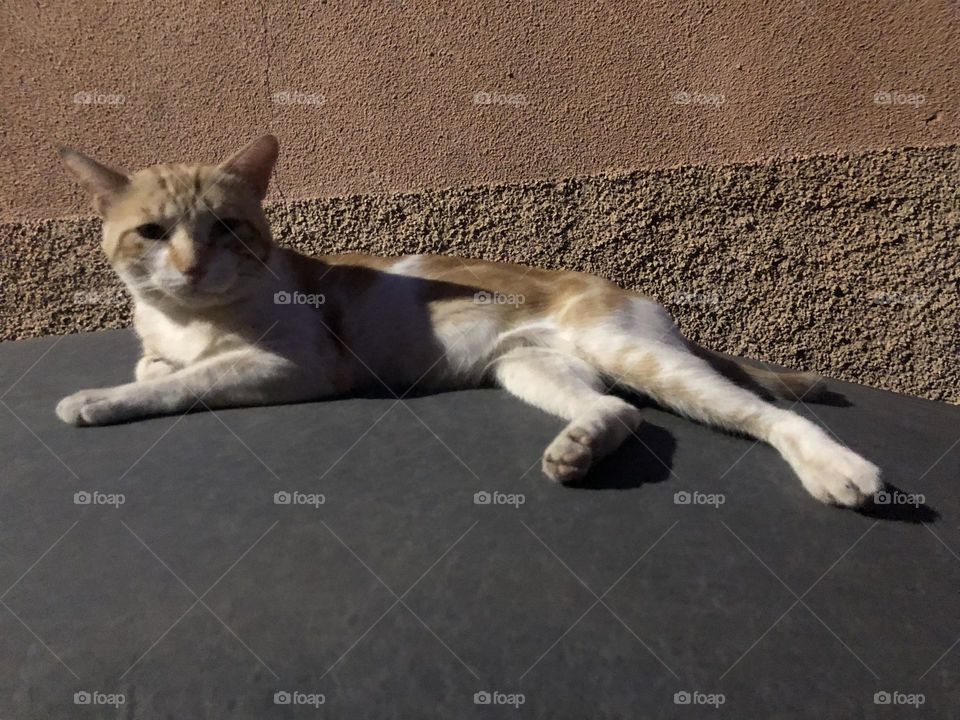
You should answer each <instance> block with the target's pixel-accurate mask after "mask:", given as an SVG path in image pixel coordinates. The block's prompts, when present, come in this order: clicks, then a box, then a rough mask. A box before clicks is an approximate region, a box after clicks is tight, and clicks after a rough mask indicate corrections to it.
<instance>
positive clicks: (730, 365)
mask: <svg viewBox="0 0 960 720" xmlns="http://www.w3.org/2000/svg"><path fill="white" fill-rule="evenodd" d="M687 342H688V344H689V345H690V350H691V352H693V354H694V355H697V356H698V357H700V358H702V359H703V360H706V361H707V362H708V363H709V364H710V365H711V366H712V367H713V369H714V370H716V371H717V372H719V373H720V374H722V375H724V376H726V377H727V378H728V379H729V380H732V381H733V382H735V383H737V384H738V385H745V386H746V387H748V388H751V389H756V386H759V387H760V388H762V389H763V390H765V391H767V392H768V393H771V394H773V395H774V396H776V397H779V398H783V399H784V400H803V401H810V402H817V401H818V400H824V399H826V397H827V396H828V394H829V393H828V392H827V387H826V383H825V382H824V379H823V378H822V377H821V376H820V375H817V374H816V373H812V372H797V371H792V370H785V371H780V370H773V369H770V368H765V367H756V366H754V365H751V364H749V363H747V362H746V361H744V360H740V359H739V358H732V357H727V356H726V355H721V354H720V353H718V352H716V351H714V350H710V349H709V348H705V347H703V346H702V345H698V344H696V343H694V342H691V341H689V340H688V341H687Z"/></svg>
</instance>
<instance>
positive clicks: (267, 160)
mask: <svg viewBox="0 0 960 720" xmlns="http://www.w3.org/2000/svg"><path fill="white" fill-rule="evenodd" d="M279 155H280V143H279V142H278V141H277V139H276V138H275V137H274V136H273V135H262V136H261V137H258V138H257V139H256V140H254V141H253V142H251V143H250V144H248V145H247V146H246V147H245V148H243V150H241V151H240V152H238V153H236V154H235V155H233V156H232V157H231V158H230V159H229V160H227V161H226V162H225V163H223V164H222V165H221V166H220V167H221V168H222V169H223V170H224V171H226V172H230V173H232V174H234V175H239V176H240V177H242V178H243V179H244V180H246V181H247V182H248V183H250V185H251V187H253V189H254V190H255V191H256V193H257V197H258V198H259V199H261V200H263V198H264V197H266V194H267V186H268V185H269V184H270V176H271V175H272V174H273V166H274V165H275V164H276V162H277V157H278V156H279Z"/></svg>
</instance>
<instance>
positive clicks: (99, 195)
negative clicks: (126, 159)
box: [59, 147, 130, 215]
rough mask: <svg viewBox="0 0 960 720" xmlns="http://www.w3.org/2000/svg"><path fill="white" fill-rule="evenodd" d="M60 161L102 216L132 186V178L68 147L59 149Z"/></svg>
mask: <svg viewBox="0 0 960 720" xmlns="http://www.w3.org/2000/svg"><path fill="white" fill-rule="evenodd" d="M59 153H60V159H61V160H62V161H63V164H64V165H65V166H66V168H67V170H69V171H70V174H71V175H73V176H74V177H75V178H76V179H77V180H79V181H80V184H81V185H83V188H84V189H85V190H86V191H87V193H89V195H90V197H91V198H92V199H93V207H94V208H95V209H96V211H97V212H98V213H100V214H101V215H102V214H103V213H104V212H106V210H107V208H108V207H109V206H110V203H111V202H113V201H114V200H115V199H116V198H117V197H118V196H119V195H120V193H122V192H123V191H124V190H125V189H126V188H127V186H128V185H129V184H130V178H129V177H127V175H125V174H124V173H122V172H120V171H118V170H113V169H112V168H108V167H107V166H106V165H101V164H100V163H98V162H97V161H96V160H94V159H93V158H90V157H87V156H86V155H84V154H83V153H81V152H77V151H76V150H73V149H71V148H68V147H61V148H60V149H59Z"/></svg>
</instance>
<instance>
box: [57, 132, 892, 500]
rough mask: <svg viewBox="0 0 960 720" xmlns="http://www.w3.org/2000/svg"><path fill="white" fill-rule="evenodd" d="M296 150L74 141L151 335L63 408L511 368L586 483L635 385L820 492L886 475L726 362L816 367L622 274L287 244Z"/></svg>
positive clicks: (285, 392) (141, 407) (112, 411)
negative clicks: (279, 190)
mask: <svg viewBox="0 0 960 720" xmlns="http://www.w3.org/2000/svg"><path fill="white" fill-rule="evenodd" d="M278 152H279V147H278V144H277V140H276V139H275V138H274V137H272V136H269V135H268V136H264V137H261V138H259V139H257V140H255V141H253V142H252V143H250V144H249V145H247V146H246V147H245V148H244V149H242V150H241V151H240V152H238V153H237V154H235V155H234V156H233V157H232V158H230V159H229V160H227V161H226V162H225V163H223V164H221V165H218V166H211V165H157V166H155V167H150V168H147V169H145V170H141V171H139V172H137V173H134V174H131V175H127V174H125V173H121V172H118V171H116V170H112V169H109V168H107V167H105V166H103V165H101V164H99V163H97V162H96V161H94V160H92V159H90V158H88V157H86V156H84V155H82V154H80V153H78V152H75V151H73V150H68V149H63V150H61V157H62V159H63V161H64V163H65V164H66V166H67V168H69V170H70V171H71V172H72V173H73V174H74V175H75V176H76V177H77V179H79V181H80V182H81V183H82V184H83V185H84V186H85V188H86V189H87V190H88V192H89V193H90V194H91V195H92V197H93V200H94V204H95V206H96V208H97V209H98V211H99V212H100V213H101V214H102V216H103V249H104V251H105V252H106V254H107V257H108V258H109V261H110V263H111V265H112V266H113V267H114V269H115V270H116V272H117V273H118V274H119V276H120V277H121V278H122V279H123V281H124V283H126V285H127V287H128V288H129V290H130V292H131V293H132V295H133V299H134V303H135V310H134V325H135V328H136V331H137V333H138V334H139V336H140V338H141V340H142V342H143V357H142V358H141V359H140V361H139V362H138V363H137V366H136V372H135V376H136V380H135V381H134V382H131V383H127V384H125V385H119V386H117V387H108V388H98V389H93V390H82V391H80V392H77V393H75V394H73V395H70V396H69V397H66V398H64V399H63V400H62V401H61V402H60V403H59V404H58V405H57V415H59V417H60V418H61V419H62V420H63V421H64V422H67V423H72V424H75V425H105V424H109V423H117V422H123V421H129V420H134V419H137V418H143V417H148V416H156V415H164V414H170V413H183V412H187V411H189V410H192V409H199V408H204V407H206V408H223V407H234V406H242V405H262V404H271V403H287V402H295V401H306V400H315V399H319V398H324V397H331V396H336V395H344V394H349V393H352V392H358V391H363V390H365V389H368V388H371V387H372V388H376V387H378V386H380V385H381V383H382V384H383V385H385V386H387V387H389V388H391V389H394V390H400V389H405V388H409V387H411V386H413V385H416V386H417V387H418V388H420V389H425V390H444V389H453V388H466V387H475V386H477V385H480V384H482V383H485V382H487V381H494V382H496V383H497V384H499V385H500V386H502V387H503V388H505V389H506V390H507V391H509V392H511V393H513V394H514V395H516V396H517V397H519V398H521V399H523V400H525V401H527V402H529V403H532V404H533V405H536V406H537V407H540V408H542V409H543V410H545V411H547V412H549V413H553V414H554V415H558V416H560V417H563V418H565V419H567V420H568V421H569V424H568V425H567V426H566V428H564V430H563V431H562V432H561V433H560V435H558V436H557V438H556V439H555V440H554V441H553V442H552V443H551V444H550V446H549V447H548V448H547V449H546V451H545V453H544V456H543V470H544V472H545V473H546V474H547V475H548V476H549V477H550V478H552V479H553V480H557V481H560V482H570V481H574V480H578V479H579V478H581V477H583V476H584V475H585V474H586V473H587V471H588V470H589V468H590V467H591V465H593V464H594V463H595V462H596V461H597V460H598V459H599V458H601V457H603V456H604V455H607V454H608V453H610V452H612V451H613V450H615V449H616V448H617V447H618V446H619V445H620V444H621V443H622V442H623V441H624V440H625V439H626V438H627V437H628V436H629V435H630V434H631V433H633V432H635V431H636V429H637V427H638V426H639V425H640V423H641V413H640V411H639V410H638V409H637V408H636V407H634V406H633V405H631V404H630V403H628V402H626V401H625V400H622V399H620V398H619V397H615V396H613V395H609V394H607V393H606V391H607V390H609V389H610V386H611V384H621V385H623V386H626V387H628V388H632V389H634V390H637V391H639V392H641V393H645V394H646V395H648V396H650V397H652V398H653V399H655V400H656V401H657V402H658V403H660V404H661V405H663V406H665V407H668V408H671V409H673V410H675V411H677V412H679V413H682V414H683V415H686V416H687V417H690V418H693V419H695V420H698V421H701V422H704V423H709V424H712V425H716V426H720V427H723V428H726V429H728V430H732V431H736V432H740V433H744V434H746V435H749V436H751V437H754V438H758V439H760V440H764V441H766V442H768V443H770V444H771V445H772V446H773V447H775V448H776V449H777V450H779V451H780V453H781V454H782V455H783V457H784V458H785V459H786V461H787V462H788V463H789V464H790V466H791V467H792V468H793V469H794V471H795V472H796V473H797V475H799V477H800V480H801V481H802V482H803V485H804V487H806V488H807V490H808V491H809V492H810V494H812V495H813V496H814V497H815V498H817V499H818V500H821V501H823V502H830V503H835V504H838V505H843V506H858V505H861V504H863V503H864V502H866V501H867V500H868V499H869V498H870V496H871V495H872V494H873V493H875V492H876V491H878V490H879V489H880V488H881V483H880V480H879V472H878V470H877V468H876V467H875V466H874V465H872V464H871V463H870V462H868V461H867V460H865V459H863V458H862V457H860V456H859V455H857V454H856V453H854V452H852V451H851V450H849V449H847V448H845V447H843V446H842V445H840V444H838V443H837V442H835V441H834V440H833V439H831V438H830V437H829V436H828V435H827V434H826V433H825V432H824V431H823V430H821V429H820V428H819V427H817V426H816V425H814V424H813V423H811V422H809V421H808V420H806V419H804V418H802V417H800V416H799V415H797V414H795V413H792V412H790V411H788V410H784V409H781V408H778V407H776V406H775V405H772V404H770V403H768V402H766V401H764V400H763V399H761V397H760V396H759V395H757V394H755V393H754V392H751V391H750V390H748V389H746V388H744V387H741V385H740V384H737V383H735V382H733V381H731V380H730V379H728V377H727V375H730V376H736V378H737V379H738V380H739V381H740V382H741V383H744V382H746V383H748V384H752V385H753V386H754V387H757V386H760V387H762V388H765V389H766V390H767V391H770V392H773V393H777V394H780V395H784V396H786V397H787V398H788V399H796V398H797V397H804V396H806V397H807V398H808V399H809V396H810V395H812V394H815V393H817V392H818V391H819V390H820V389H821V386H820V384H819V381H818V379H817V377H816V376H812V375H809V374H807V373H775V372H772V371H765V370H759V369H756V368H753V367H750V366H747V365H741V364H739V363H736V362H733V361H729V360H726V359H725V358H723V357H722V356H719V355H716V354H714V353H712V352H711V351H708V350H706V349H705V348H701V347H699V346H696V345H694V344H693V343H691V342H689V341H687V340H685V339H684V338H683V337H682V336H681V335H680V332H679V331H678V330H677V328H676V326H675V325H674V323H673V320H672V319H671V318H670V316H669V315H668V314H667V312H666V311H665V310H664V309H663V308H662V307H661V306H660V305H658V304H657V303H655V302H653V301H651V300H649V299H646V298H643V297H640V296H638V295H635V294H633V293H630V292H627V291H625V290H623V289H621V288H619V287H617V286H615V285H614V284H612V283H610V282H607V281H606V280H603V279H601V278H598V277H594V276H591V275H585V274H582V273H576V272H562V271H547V270H539V269H535V268H529V267H522V266H519V265H511V264H502V263H492V262H485V261H480V260H466V259H459V258H454V257H441V256H436V255H409V256H405V257H375V256H366V255H355V254H346V255H332V256H325V257H318V258H311V257H306V256H304V255H301V254H299V253H297V252H294V251H293V250H290V249H288V248H283V247H280V246H278V245H276V244H275V243H274V241H273V239H272V237H271V232H270V227H269V225H268V223H267V220H266V217H265V216H264V213H263V209H262V200H263V198H264V195H265V194H266V191H267V184H268V182H269V179H270V176H271V173H272V171H273V166H274V163H275V162H276V159H277V155H278ZM504 300H505V301H506V302H503V301H504ZM717 368H719V369H721V370H723V373H724V374H721V372H719V371H718V369H717Z"/></svg>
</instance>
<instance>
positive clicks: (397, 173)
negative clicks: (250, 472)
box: [0, 0, 960, 402]
mask: <svg viewBox="0 0 960 720" xmlns="http://www.w3.org/2000/svg"><path fill="white" fill-rule="evenodd" d="M958 23H960V2H958V0H922V1H920V2H909V3H903V2H895V1H894V0H884V2H881V3H877V2H868V1H867V0H855V1H853V2H849V3H843V2H839V1H837V0H831V1H830V2H827V3H823V2H816V3H814V2H812V1H811V0H796V1H795V2H793V1H791V2H767V1H766V0H763V1H758V0H750V1H748V2H741V3H733V2H730V3H716V4H711V3H706V2H696V3H692V2H674V0H657V1H656V2H626V1H624V2H596V1H594V0H582V1H581V2H576V3H574V2H564V3H553V2H543V3H534V2H525V3H506V2H502V1H496V2H495V1H494V0H455V1H453V2H434V3H417V2H414V1H413V0H388V1H386V2H376V3H375V2H369V3H368V2H357V1H356V0H354V1H352V2H349V3H341V2H336V1H335V0H319V1H318V2H309V3H306V2H305V3H295V2H279V1H278V2H271V0H248V1H246V2H240V1H236V2H226V1H224V2H220V3H216V4H215V3H212V2H210V3H204V2H200V3H193V2H189V3H188V2H185V0H174V1H172V2H158V3H139V2H128V3H122V4H121V3H119V2H109V3H107V2H100V1H95V0H81V1H79V2H76V1H74V2H64V3H51V2H45V1H44V0H39V1H37V2H29V1H27V0H12V1H11V2H7V3H5V4H3V5H2V6H0V40H2V53H3V56H2V58H0V59H2V67H3V74H2V76H0V131H2V135H0V163H2V165H0V172H2V177H3V182H2V183H0V340H10V339H19V338H24V337H32V336H36V335H43V334H50V333H67V332H77V331H80V330H91V329H97V328H101V327H117V326H123V325H125V324H127V323H128V322H129V305H128V301H127V299H126V297H125V295H124V294H123V293H122V292H121V291H120V288H119V286H118V284H117V280H116V278H115V277H114V276H113V275H112V274H111V273H110V271H109V269H108V268H107V267H106V263H105V261H104V259H103V257H102V253H100V252H99V250H98V247H97V236H98V232H99V226H98V223H97V221H96V220H94V219H93V218H91V217H89V216H90V211H89V209H88V205H87V202H86V199H85V198H83V197H82V195H81V193H80V191H79V190H78V189H77V188H76V187H75V185H74V184H73V183H72V182H71V181H70V180H69V179H68V178H67V177H66V176H65V174H64V173H63V172H62V170H61V169H60V168H59V165H58V163H57V161H56V159H55V154H54V147H55V146H56V145H57V144H59V143H65V144H68V145H72V146H75V147H77V148H79V149H81V150H84V151H86V152H89V153H91V154H94V155H95V156H97V157H99V158H101V159H103V160H106V161H109V162H113V163H115V164H117V165H118V166H121V167H125V168H129V169H133V168H137V167H140V166H143V165H147V164H152V163H155V162H161V161H171V160H180V161H189V160H195V161H209V162H212V161H215V160H218V159H220V158H223V157H224V155H225V154H226V153H228V152H229V151H231V150H232V149H234V148H236V147H238V146H239V145H241V144H242V143H243V142H245V141H246V140H247V139H249V138H250V137H252V136H254V135H255V134H257V133H260V132H263V131H267V130H269V131H272V132H274V133H275V134H276V135H278V136H279V137H280V139H281V143H282V145H283V153H282V157H281V162H280V165H279V168H278V173H277V177H276V184H275V189H274V191H273V194H272V196H271V200H272V201H273V204H272V205H271V208H270V216H271V219H272V221H273V224H274V228H275V230H276V232H277V235H278V238H279V240H280V241H281V242H283V243H286V244H290V245H294V246H297V247H299V248H301V249H303V250H305V251H311V252H316V251H324V252H335V251H339V250H344V249H354V250H360V251H365V252H380V253H387V254H396V253H401V252H442V253H456V254H460V255H468V256H480V257H487V258H490V259H511V260H515V261H520V262H527V263H531V264H535V265H543V266H550V267H567V268H574V269H580V270H587V271H591V272H595V273H598V274H600V275H603V276H605V277H608V278H610V279H613V280H615V281H617V282H618V283H620V284H622V285H623V286H625V287H630V288H633V289H636V290H638V291H640V292H643V293H646V294H649V295H652V296H653V297H655V298H657V299H659V300H661V301H662V302H664V304H666V305H667V306H668V307H669V308H670V309H671V310H672V311H673V312H674V313H675V314H676V316H677V317H678V319H679V322H680V324H681V326H682V328H683V329H684V331H685V332H687V333H688V334H689V335H690V336H691V337H692V338H693V339H695V340H698V341H700V342H703V343H706V344H709V345H711V346H712V347H714V348H716V349H718V350H723V351H726V352H731V353H736V354H743V355H747V356H750V357H755V358H758V359H762V360H767V361H772V362H779V363H781V364H785V365H791V366H795V367H800V368H805V369H812V370H817V371H819V372H821V373H824V374H827V375H830V376H833V377H839V378H842V379H846V380H853V381H856V382H864V383H867V384H871V385H875V386H878V387H883V388H888V389H891V390H897V391H901V392H908V393H913V394H917V395H922V396H925V397H929V398H936V399H943V400H949V401H954V402H956V401H958V400H960V397H958V395H957V388H958V387H960V366H958V364H957V363H956V360H955V359H956V353H957V348H958V338H957V332H958V326H957V324H956V318H957V314H958V311H960V300H958V297H957V293H956V284H957V282H958V281H960V269H958V255H957V250H956V247H957V238H958V237H960V150H958V145H957V142H958V141H960V120H958V113H957V110H958V97H960V94H958V88H960V66H958V63H957V57H958V53H957V51H958V49H960V42H958ZM477 93H482V94H481V95H479V96H478V95H477ZM787 158H794V159H793V160H789V161H788V160H787ZM671 168H672V169H671ZM542 178H551V179H554V181H550V182H537V180H538V179H542ZM396 191H399V192H400V193H401V194H392V193H394V192H396ZM361 193H362V194H365V195H358V194H361ZM76 215H82V216H84V217H82V218H80V219H63V218H65V217H69V216H76Z"/></svg>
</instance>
